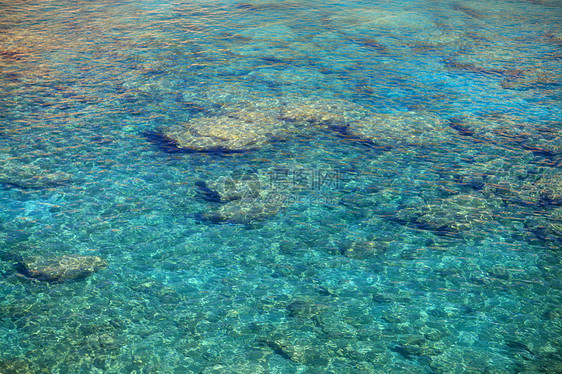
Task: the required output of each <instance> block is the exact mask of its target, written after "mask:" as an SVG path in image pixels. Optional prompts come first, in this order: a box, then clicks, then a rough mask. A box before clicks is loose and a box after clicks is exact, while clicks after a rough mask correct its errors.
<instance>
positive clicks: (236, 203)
mask: <svg viewBox="0 0 562 374" xmlns="http://www.w3.org/2000/svg"><path fill="white" fill-rule="evenodd" d="M280 208H281V205H280V204H278V203H277V202H270V201H268V200H267V199H266V198H265V199H262V198H259V197H258V198H253V199H240V200H233V201H230V202H228V203H226V204H223V205H221V206H220V207H219V208H218V209H215V210H212V211H210V212H205V213H203V215H202V217H203V218H204V219H206V220H209V221H211V222H230V223H253V222H256V221H263V220H265V219H267V218H269V217H271V216H274V215H275V214H277V212H278V211H279V209H280Z"/></svg>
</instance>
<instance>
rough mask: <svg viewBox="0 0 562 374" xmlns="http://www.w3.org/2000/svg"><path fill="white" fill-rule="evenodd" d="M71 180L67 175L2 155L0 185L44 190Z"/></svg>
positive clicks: (0, 157)
mask: <svg viewBox="0 0 562 374" xmlns="http://www.w3.org/2000/svg"><path fill="white" fill-rule="evenodd" d="M70 178H71V175H70V174H67V173H58V172H52V171H49V170H46V169H44V168H42V167H39V166H35V165H31V164H28V163H23V162H21V161H17V160H11V159H10V157H9V156H7V155H0V183H5V184H8V185H14V186H17V187H21V188H44V187H51V186H55V185H58V184H61V183H64V182H67V181H69V180H70Z"/></svg>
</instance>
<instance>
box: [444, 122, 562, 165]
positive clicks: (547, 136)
mask: <svg viewBox="0 0 562 374" xmlns="http://www.w3.org/2000/svg"><path fill="white" fill-rule="evenodd" d="M451 122H452V125H453V127H454V128H456V129H457V130H459V131H461V132H462V134H463V135H470V136H473V137H475V138H478V139H481V140H485V141H489V142H492V143H495V144H498V145H500V146H501V147H503V148H512V149H516V150H520V149H521V148H522V149H524V150H528V151H531V152H533V153H535V154H539V155H547V156H552V155H559V154H561V153H562V130H560V126H559V124H557V123H550V124H541V123H531V122H529V121H527V120H526V119H525V118H522V117H518V116H513V115H505V114H491V115H483V116H458V117H455V118H453V119H452V120H451Z"/></svg>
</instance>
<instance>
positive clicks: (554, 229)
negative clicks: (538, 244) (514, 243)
mask: <svg viewBox="0 0 562 374" xmlns="http://www.w3.org/2000/svg"><path fill="white" fill-rule="evenodd" d="M525 226H526V227H527V229H529V230H530V231H532V232H533V233H534V234H535V235H537V237H538V238H539V239H542V240H546V241H548V242H552V243H558V245H560V244H562V207H556V208H555V209H552V210H550V211H548V212H544V213H543V214H540V213H536V214H535V215H533V216H532V217H529V218H527V219H526V220H525Z"/></svg>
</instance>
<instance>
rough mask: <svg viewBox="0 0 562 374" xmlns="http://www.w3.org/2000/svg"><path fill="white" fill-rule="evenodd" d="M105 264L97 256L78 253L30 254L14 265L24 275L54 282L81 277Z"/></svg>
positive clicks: (104, 261) (101, 267)
mask: <svg viewBox="0 0 562 374" xmlns="http://www.w3.org/2000/svg"><path fill="white" fill-rule="evenodd" d="M106 266H107V261H106V260H104V259H102V258H100V257H98V256H79V255H64V256H55V257H44V256H30V257H25V258H22V259H20V260H19V261H18V262H17V265H16V267H17V269H18V271H19V273H20V274H22V275H23V276H25V277H28V278H30V279H35V280H39V281H45V282H54V283H60V282H65V281H67V280H73V279H83V278H86V277H88V276H90V275H92V274H93V273H95V272H97V271H99V270H101V269H104V268H105V267H106Z"/></svg>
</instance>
